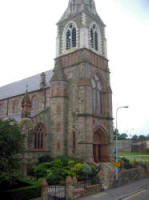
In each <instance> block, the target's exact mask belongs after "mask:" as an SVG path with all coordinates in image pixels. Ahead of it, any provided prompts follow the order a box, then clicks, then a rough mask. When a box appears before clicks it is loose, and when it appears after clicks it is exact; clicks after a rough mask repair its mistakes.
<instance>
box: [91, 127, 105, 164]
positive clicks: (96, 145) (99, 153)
mask: <svg viewBox="0 0 149 200" xmlns="http://www.w3.org/2000/svg"><path fill="white" fill-rule="evenodd" d="M93 155H94V161H95V162H96V163H98V162H108V161H109V155H108V144H107V137H106V134H105V132H104V130H102V129H101V128H98V129H97V130H96V131H95V133H94V138H93Z"/></svg>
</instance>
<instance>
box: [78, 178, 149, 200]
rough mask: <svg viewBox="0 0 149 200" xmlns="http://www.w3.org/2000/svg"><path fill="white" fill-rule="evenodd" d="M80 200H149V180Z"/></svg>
mask: <svg viewBox="0 0 149 200" xmlns="http://www.w3.org/2000/svg"><path fill="white" fill-rule="evenodd" d="M80 200H149V178H148V179H142V180H140V181H136V182H134V183H131V184H128V185H125V186H121V187H119V188H114V189H110V190H107V191H104V192H101V193H98V194H95V195H92V196H88V197H83V198H80Z"/></svg>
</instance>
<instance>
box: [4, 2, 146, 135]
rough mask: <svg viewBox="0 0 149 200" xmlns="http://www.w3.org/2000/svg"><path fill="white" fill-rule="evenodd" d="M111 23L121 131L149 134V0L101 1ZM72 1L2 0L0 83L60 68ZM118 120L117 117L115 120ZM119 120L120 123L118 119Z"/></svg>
mask: <svg viewBox="0 0 149 200" xmlns="http://www.w3.org/2000/svg"><path fill="white" fill-rule="evenodd" d="M95 3H96V8H97V12H98V14H99V15H100V17H101V18H102V20H103V21H104V23H105V24H106V37H107V42H108V59H109V67H110V71H111V86H112V91H113V117H114V118H115V115H116V109H117V108H118V107H119V106H125V105H128V106H129V108H128V109H124V108H123V109H120V110H119V112H118V118H117V119H118V128H119V131H120V132H121V133H122V132H126V133H127V134H129V136H131V135H133V134H138V135H139V134H149V109H148V102H149V91H148V86H149V78H148V74H149V69H148V68H149V59H148V57H149V0H95ZM67 5H68V0H54V1H52V0H13V1H12V0H0V87H1V86H3V85H6V84H8V83H11V82H14V81H17V80H20V79H23V78H26V77H29V76H32V75H34V74H37V73H41V72H43V71H47V70H49V69H53V67H54V58H55V56H56V35H57V27H56V23H57V22H58V21H59V19H60V17H61V16H62V14H63V13H64V11H65V9H66V7H67ZM114 122H115V121H114ZM114 124H115V123H114Z"/></svg>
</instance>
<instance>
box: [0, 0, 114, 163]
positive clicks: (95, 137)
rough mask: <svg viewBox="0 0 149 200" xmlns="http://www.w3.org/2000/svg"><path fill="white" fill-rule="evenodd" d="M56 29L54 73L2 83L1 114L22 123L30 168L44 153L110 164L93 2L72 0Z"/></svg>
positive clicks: (103, 65)
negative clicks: (4, 84)
mask: <svg viewBox="0 0 149 200" xmlns="http://www.w3.org/2000/svg"><path fill="white" fill-rule="evenodd" d="M57 27H58V31H57V38H56V40H57V45H56V49H57V51H56V58H55V67H54V69H53V71H46V72H43V73H41V74H37V75H35V76H32V77H29V78H26V79H24V80H21V81H18V82H14V83H12V84H9V85H6V86H3V87H1V88H0V118H2V119H7V118H13V119H15V120H16V121H17V122H18V123H19V124H20V125H21V126H22V131H23V132H24V133H25V135H26V141H25V145H26V150H25V152H24V155H23V158H24V164H25V165H27V166H28V165H31V164H34V163H36V162H37V159H38V158H39V157H41V156H43V155H50V156H51V157H57V156H59V155H68V156H71V157H75V158H80V159H82V160H86V161H90V162H94V163H100V162H104V163H105V162H111V159H112V151H113V150H112V149H113V142H112V141H113V117H112V91H111V86H110V70H109V67H108V59H107V49H106V38H105V24H104V23H103V21H102V19H101V18H100V17H99V15H98V13H97V11H96V7H95V2H94V0H69V3H68V7H67V9H66V11H65V12H64V14H63V16H62V17H61V19H60V20H59V21H58V23H57Z"/></svg>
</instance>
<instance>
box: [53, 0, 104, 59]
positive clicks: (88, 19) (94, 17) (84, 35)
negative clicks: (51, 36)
mask: <svg viewBox="0 0 149 200" xmlns="http://www.w3.org/2000/svg"><path fill="white" fill-rule="evenodd" d="M57 26H58V35H57V56H61V55H64V54H68V53H70V52H73V51H75V50H77V49H81V48H87V49H90V50H92V51H94V52H95V53H97V54H99V55H101V56H104V57H107V53H106V52H107V50H106V38H105V32H104V29H105V25H104V23H103V21H102V20H101V18H100V17H99V16H98V14H97V11H96V7H95V3H94V0H70V1H69V4H68V8H67V9H66V11H65V13H64V14H63V16H62V17H61V19H60V21H59V22H58V24H57Z"/></svg>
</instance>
